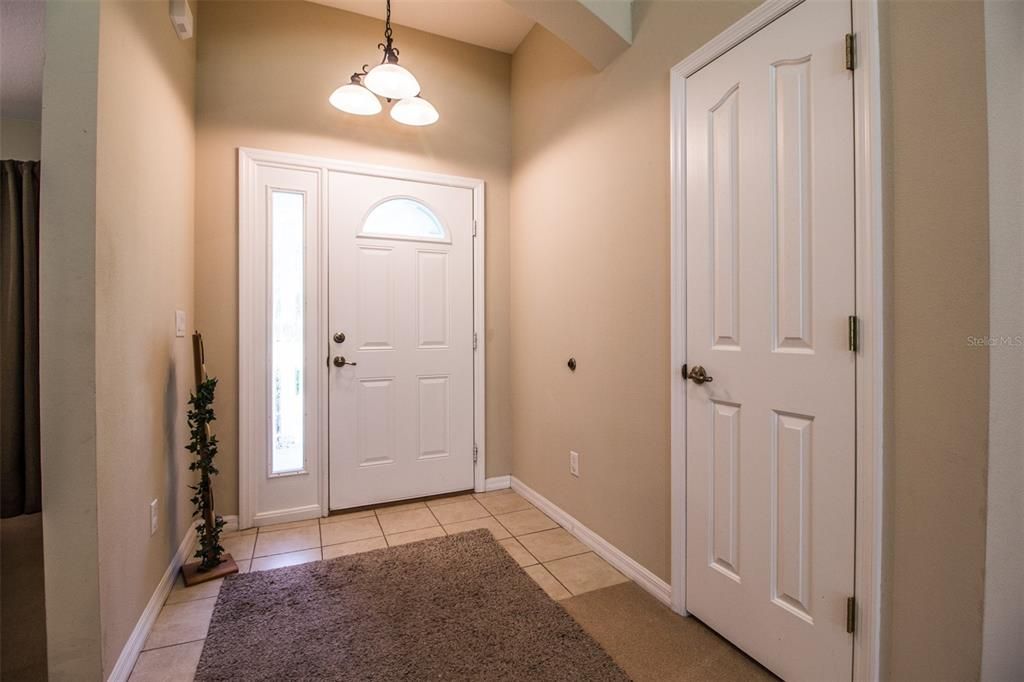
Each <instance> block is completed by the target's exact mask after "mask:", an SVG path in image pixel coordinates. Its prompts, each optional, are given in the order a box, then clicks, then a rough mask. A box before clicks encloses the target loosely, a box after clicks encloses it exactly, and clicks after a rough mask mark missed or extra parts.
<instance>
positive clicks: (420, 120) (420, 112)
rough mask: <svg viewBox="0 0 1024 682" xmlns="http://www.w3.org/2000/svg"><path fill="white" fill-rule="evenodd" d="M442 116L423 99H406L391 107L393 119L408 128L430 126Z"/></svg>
mask: <svg viewBox="0 0 1024 682" xmlns="http://www.w3.org/2000/svg"><path fill="white" fill-rule="evenodd" d="M440 117H441V116H440V114H438V113H437V109H435V108H434V105H433V104H431V103H430V102H428V101H427V100H425V99H423V98H422V97H419V96H417V97H406V98H404V99H400V100H398V101H397V102H395V104H394V106H392V107H391V118H393V119H394V120H396V121H398V122H399V123H404V124H405V125H407V126H428V125H430V124H432V123H437V119H439V118H440Z"/></svg>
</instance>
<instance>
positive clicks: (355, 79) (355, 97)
mask: <svg viewBox="0 0 1024 682" xmlns="http://www.w3.org/2000/svg"><path fill="white" fill-rule="evenodd" d="M361 81H362V75H361V74H358V73H354V74H352V80H351V82H349V83H346V84H345V85H342V86H341V87H340V88H338V89H337V90H335V91H334V92H332V93H331V96H330V97H329V98H328V101H329V102H330V103H331V106H333V107H334V108H335V109H340V110H341V111H344V112H345V113H348V114H356V115H357V116H373V115H374V114H379V113H380V112H381V108H382V107H381V105H380V100H379V99H377V98H376V97H374V95H373V93H372V92H370V91H369V90H367V89H366V88H365V87H363V84H362V82H361Z"/></svg>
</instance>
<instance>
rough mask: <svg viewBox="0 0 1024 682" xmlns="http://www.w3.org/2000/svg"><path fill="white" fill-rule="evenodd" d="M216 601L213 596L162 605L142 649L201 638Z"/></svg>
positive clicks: (204, 633)
mask: <svg viewBox="0 0 1024 682" xmlns="http://www.w3.org/2000/svg"><path fill="white" fill-rule="evenodd" d="M216 603H217V600H216V599H215V598H210V599H197V600H196V601H187V602H183V603H181V604H169V605H167V606H165V607H163V608H162V609H160V615H158V616H157V617H156V622H155V623H153V628H152V629H151V630H150V631H149V637H148V638H147V639H146V644H145V645H144V646H143V647H142V649H143V651H145V650H147V649H156V648H158V647H162V646H171V645H172V644H184V643H185V642H194V641H196V640H197V639H203V638H204V637H206V630H207V628H209V627H210V616H212V615H213V607H214V605H215V604H216Z"/></svg>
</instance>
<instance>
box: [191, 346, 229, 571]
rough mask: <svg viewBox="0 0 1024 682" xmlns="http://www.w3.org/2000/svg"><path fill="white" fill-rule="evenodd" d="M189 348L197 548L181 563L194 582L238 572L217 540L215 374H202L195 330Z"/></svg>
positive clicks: (220, 523) (219, 528)
mask: <svg viewBox="0 0 1024 682" xmlns="http://www.w3.org/2000/svg"><path fill="white" fill-rule="evenodd" d="M192 350H193V355H194V357H195V373H196V391H195V393H193V394H191V395H190V397H189V400H188V405H189V410H188V428H189V442H188V444H187V445H186V446H185V449H186V450H188V451H189V452H191V453H192V455H193V460H192V462H190V463H189V465H188V468H189V470H190V471H195V472H198V473H199V479H198V480H197V481H196V483H195V484H194V485H191V486H189V488H191V490H192V492H193V495H192V499H191V502H192V504H193V506H194V507H195V511H194V512H193V513H192V516H193V517H198V518H199V525H198V526H197V527H196V535H197V536H198V538H199V548H198V549H197V550H196V553H195V555H194V557H195V558H196V559H198V561H193V562H190V563H187V564H185V565H184V566H182V567H181V574H182V578H183V579H184V581H185V584H186V585H196V584H198V583H202V582H206V581H207V580H213V579H214V578H220V577H222V576H225V575H228V574H230V573H237V572H238V565H237V564H235V561H234V559H232V558H231V555H230V554H226V553H225V552H224V547H222V546H221V544H220V534H221V531H222V530H223V529H224V519H223V518H222V517H220V516H218V515H217V513H216V511H215V509H214V504H213V482H212V478H211V477H212V476H215V475H216V474H217V467H216V466H215V465H214V458H215V457H216V456H217V436H215V435H214V434H213V430H212V428H211V424H212V423H213V422H214V420H215V419H216V418H217V416H216V414H215V413H214V411H213V400H214V396H215V394H216V390H217V378H216V377H208V376H207V375H206V366H205V359H204V352H203V337H202V335H200V334H199V332H195V333H194V334H193V335H192Z"/></svg>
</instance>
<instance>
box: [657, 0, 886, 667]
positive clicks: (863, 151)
mask: <svg viewBox="0 0 1024 682" xmlns="http://www.w3.org/2000/svg"><path fill="white" fill-rule="evenodd" d="M804 1H805V0H768V1H767V2H765V3H764V4H762V5H759V6H758V7H757V8H756V9H754V10H753V11H752V12H750V13H749V14H747V15H746V16H744V17H743V18H741V19H740V20H739V21H737V22H736V23H735V24H733V25H732V26H730V27H729V28H727V29H726V30H725V31H723V32H722V33H721V34H719V35H718V36H717V37H715V38H714V39H712V40H711V41H710V42H708V43H707V44H705V45H704V46H703V47H701V48H700V49H698V50H697V51H696V52H694V53H693V54H691V55H690V56H689V57H687V58H686V59H684V60H683V61H681V62H679V63H678V64H676V65H675V66H674V67H673V68H672V71H671V117H670V126H671V133H670V135H671V183H672V184H671V186H672V195H671V201H672V217H671V220H672V228H671V271H672V280H671V287H672V292H671V301H672V320H671V328H672V343H671V363H672V366H671V373H672V379H671V422H672V432H671V470H672V473H671V491H672V511H671V526H672V609H673V610H674V611H676V612H677V613H679V614H681V615H687V612H686V391H687V382H686V381H685V380H684V379H683V377H682V374H681V368H682V366H683V364H684V363H686V361H687V360H686V186H685V184H684V183H685V181H686V82H687V79H688V78H689V77H690V76H692V75H694V74H695V73H696V72H697V71H699V70H700V69H701V68H703V67H704V66H707V65H708V64H709V63H711V62H712V61H713V60H715V59H716V58H718V57H720V56H721V55H723V54H725V53H726V52H728V51H729V50H731V49H732V48H733V47H736V46H737V45H739V44H740V43H741V42H743V41H744V40H746V39H747V38H749V37H750V36H752V35H753V34H755V33H757V32H758V31H759V30H761V29H762V28H764V27H765V26H767V25H768V24H770V23H771V22H773V21H775V20H776V19H778V18H779V17H781V16H782V15H783V14H785V13H786V12H788V11H790V10H791V9H793V8H794V7H796V6H797V5H799V4H801V3H802V2H804ZM851 16H852V26H853V33H854V35H855V36H856V57H855V67H856V68H855V69H854V71H853V89H854V111H853V117H854V121H853V124H854V167H855V168H854V184H855V195H854V210H855V214H856V215H855V228H854V229H855V239H856V246H855V249H854V258H855V261H856V266H855V279H856V284H855V297H856V303H855V308H856V310H855V311H854V314H856V315H857V317H858V318H859V323H860V329H859V333H860V339H859V341H860V344H859V345H860V348H859V350H858V352H857V363H856V364H857V368H856V402H855V404H856V412H857V418H856V431H855V434H856V435H855V437H856V480H855V486H856V511H855V528H856V532H855V539H854V543H855V546H854V576H855V577H854V591H855V594H856V598H857V608H856V611H855V617H856V632H855V633H854V638H853V670H852V674H853V679H855V680H875V679H878V677H879V670H880V668H879V664H880V654H879V644H880V631H881V620H882V598H881V580H882V556H883V550H882V537H883V535H882V522H883V515H882V509H883V505H882V494H883V472H884V448H883V446H884V435H885V428H886V418H885V412H884V409H885V405H884V397H885V375H884V371H885V358H886V350H887V343H888V342H887V339H886V331H887V330H886V319H887V318H886V315H887V310H886V308H885V305H884V303H885V299H884V294H885V290H886V283H887V280H886V274H885V260H884V251H883V248H884V239H885V231H884V230H885V226H884V223H883V207H882V177H883V176H882V172H883V170H882V161H883V159H882V143H881V94H880V93H881V78H880V69H879V67H880V63H879V35H878V2H877V0H852V2H851ZM838 38H839V37H838V36H837V49H839V47H838V46H839V43H838Z"/></svg>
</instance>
